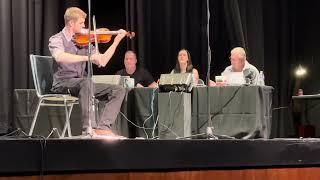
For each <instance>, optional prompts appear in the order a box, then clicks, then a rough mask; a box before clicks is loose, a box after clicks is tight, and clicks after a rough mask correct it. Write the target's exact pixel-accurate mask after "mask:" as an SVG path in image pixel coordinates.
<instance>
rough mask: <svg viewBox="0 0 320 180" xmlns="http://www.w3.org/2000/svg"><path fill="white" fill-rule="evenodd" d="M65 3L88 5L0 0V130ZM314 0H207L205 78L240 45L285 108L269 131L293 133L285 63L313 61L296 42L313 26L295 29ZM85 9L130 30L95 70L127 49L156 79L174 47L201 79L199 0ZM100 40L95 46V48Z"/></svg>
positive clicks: (170, 63) (115, 62) (203, 11)
mask: <svg viewBox="0 0 320 180" xmlns="http://www.w3.org/2000/svg"><path fill="white" fill-rule="evenodd" d="M69 6H79V7H81V8H82V9H83V10H85V11H86V12H88V11H87V0H83V1H82V0H73V1H70V0H69V1H62V0H55V1H52V0H1V1H0V11H1V16H0V30H1V33H0V37H1V42H0V43H1V48H0V57H1V61H0V63H1V64H0V72H1V76H0V81H1V83H0V96H1V99H2V100H1V101H0V105H1V107H0V133H5V132H7V131H8V130H10V127H11V126H10V124H11V122H12V120H13V118H14V117H13V114H14V110H13V100H12V99H13V96H12V94H13V90H14V89H17V88H33V82H32V76H31V72H30V65H29V54H32V53H33V54H41V55H49V52H48V48H47V43H48V38H49V37H50V36H51V35H53V34H54V33H57V32H58V31H59V30H61V28H62V27H63V13H64V11H65V9H66V8H67V7H69ZM317 7H320V6H319V3H317V1H316V0H315V1H308V2H305V1H303V0H299V1H298V0H293V1H290V0H280V1H279V0H265V1H263V0H254V1H252V0H223V1H221V0H210V6H209V9H210V11H211V20H210V45H211V49H212V64H211V79H214V76H215V75H218V74H220V73H221V72H222V71H223V69H224V68H225V67H226V66H227V65H229V60H228V57H229V51H230V49H231V48H233V47H235V46H243V47H245V48H246V49H247V52H248V60H249V61H250V62H251V63H252V64H254V65H256V66H257V68H258V69H260V70H263V71H264V72H265V76H266V84H267V85H271V86H273V87H274V88H275V91H274V99H273V104H274V107H287V108H283V109H280V110H275V111H274V113H273V131H272V136H273V137H288V136H292V135H294V134H295V133H296V132H295V131H294V127H293V121H292V117H291V114H292V113H291V96H292V94H293V92H294V91H295V89H294V88H295V79H294V78H293V76H292V68H293V67H294V66H295V65H296V64H297V62H298V61H297V60H296V59H297V58H296V57H297V56H299V57H300V58H299V59H300V60H299V62H300V61H301V59H303V57H311V56H312V57H313V61H314V58H316V57H317V54H316V53H318V54H319V52H317V51H316V48H315V47H314V46H312V48H313V51H311V52H310V53H308V51H306V50H305V49H303V48H302V47H304V46H303V45H301V43H308V44H309V43H310V42H311V41H313V39H312V38H310V39H309V41H310V42H308V41H306V40H305V39H304V36H305V35H306V34H308V37H312V36H313V35H317V34H318V33H317V31H318V30H319V29H320V28H319V27H318V26H317V27H316V28H314V30H312V31H310V30H306V29H305V28H303V27H304V26H305V24H307V25H308V24H309V25H310V24H311V23H312V22H313V21H312V20H309V21H307V22H305V18H312V19H313V20H315V21H316V20H317V14H316V13H314V12H316V10H317ZM310 9H311V10H310ZM92 14H95V15H96V19H97V25H98V27H107V28H109V29H111V30H116V29H118V28H125V29H127V30H130V31H134V32H136V34H137V35H136V38H135V39H134V40H127V41H125V42H123V43H122V44H121V45H120V46H119V48H118V50H117V52H116V54H115V56H114V57H113V59H112V60H111V62H110V64H109V65H108V67H107V68H104V69H98V68H95V69H94V72H95V74H113V73H114V72H116V71H117V70H119V69H121V68H122V67H123V54H124V52H125V51H126V50H127V49H133V50H135V51H136V52H137V55H138V61H139V64H140V65H141V66H145V67H146V68H147V69H148V70H149V71H150V72H151V73H152V75H153V76H154V78H155V79H158V78H159V76H160V74H161V73H169V72H170V71H171V69H172V68H173V67H174V64H175V60H176V56H177V53H178V51H179V49H181V48H187V49H188V50H189V51H190V52H191V56H192V60H193V64H194V66H195V67H196V68H197V69H198V70H199V72H200V77H201V78H202V79H205V75H206V69H207V68H206V67H207V35H206V24H207V5H206V1H205V0H157V1H149V0H122V1H99V0H92ZM310 15H312V16H310ZM308 22H309V23H308ZM312 33H313V34H312ZM311 44H312V43H311ZM316 45H317V44H316ZM107 46H108V45H101V50H104V49H105V48H107ZM309 46H311V45H309ZM297 53H299V54H297ZM312 53H313V55H310V54H312Z"/></svg>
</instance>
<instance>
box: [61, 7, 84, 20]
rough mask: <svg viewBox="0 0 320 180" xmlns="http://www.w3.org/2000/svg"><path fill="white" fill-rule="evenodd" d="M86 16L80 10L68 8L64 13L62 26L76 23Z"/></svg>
mask: <svg viewBox="0 0 320 180" xmlns="http://www.w3.org/2000/svg"><path fill="white" fill-rule="evenodd" d="M86 17H87V14H86V13H85V12H83V11H82V10H81V9H80V8H77V7H70V8H68V9H67V10H66V12H65V13H64V24H67V23H68V22H69V21H71V20H73V21H76V20H77V19H79V18H86Z"/></svg>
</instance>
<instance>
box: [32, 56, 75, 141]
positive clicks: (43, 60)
mask: <svg viewBox="0 0 320 180" xmlns="http://www.w3.org/2000/svg"><path fill="white" fill-rule="evenodd" d="M53 61H54V59H53V58H52V57H50V56H39V55H33V54H31V55H30V63H31V70H32V76H33V82H34V86H35V89H36V92H37V96H38V97H39V103H38V106H37V109H36V112H35V115H34V118H33V120H32V123H31V127H30V131H29V136H31V135H32V133H33V130H34V127H35V124H36V122H37V117H38V114H39V110H40V107H41V106H64V107H65V123H64V127H63V130H62V133H61V136H60V138H63V137H64V136H65V133H66V130H68V136H69V137H71V136H72V133H71V128H70V115H71V112H72V109H73V105H74V104H77V103H78V98H77V97H74V96H71V95H70V94H53V93H52V92H51V91H50V89H51V87H52V82H53V69H52V64H53Z"/></svg>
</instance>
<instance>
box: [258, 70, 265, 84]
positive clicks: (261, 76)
mask: <svg viewBox="0 0 320 180" xmlns="http://www.w3.org/2000/svg"><path fill="white" fill-rule="evenodd" d="M258 85H259V86H264V85H265V84H264V74H263V71H260V73H259V76H258Z"/></svg>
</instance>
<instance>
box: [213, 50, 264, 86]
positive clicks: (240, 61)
mask: <svg viewBox="0 0 320 180" xmlns="http://www.w3.org/2000/svg"><path fill="white" fill-rule="evenodd" d="M230 62H231V65H230V66H228V67H226V69H225V70H224V71H223V72H222V75H224V74H228V73H231V72H243V76H244V78H245V80H246V83H248V84H253V85H256V84H257V81H258V75H259V71H258V69H257V68H256V67H254V66H253V65H251V64H250V63H249V62H248V61H247V57H246V52H245V50H244V49H243V48H242V47H236V48H233V49H232V50H231V53H230ZM239 84H240V83H239ZM215 85H225V82H214V81H212V80H210V86H215Z"/></svg>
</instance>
